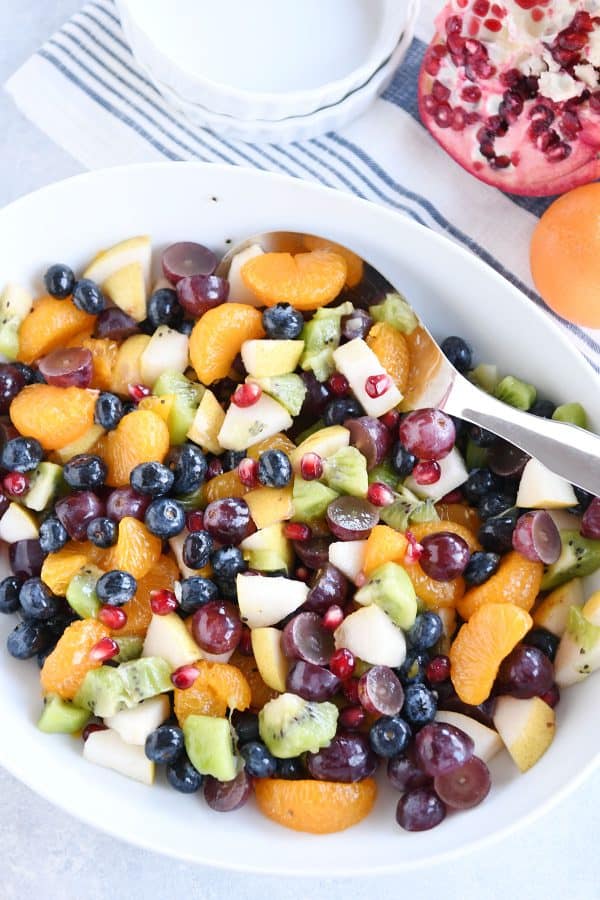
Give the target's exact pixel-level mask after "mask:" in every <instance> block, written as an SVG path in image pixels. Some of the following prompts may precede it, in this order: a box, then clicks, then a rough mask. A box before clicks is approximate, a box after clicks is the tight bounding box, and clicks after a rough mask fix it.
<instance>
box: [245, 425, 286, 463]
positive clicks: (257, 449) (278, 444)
mask: <svg viewBox="0 0 600 900" xmlns="http://www.w3.org/2000/svg"><path fill="white" fill-rule="evenodd" d="M295 449H296V445H295V444H294V443H293V441H290V439H289V437H288V436H287V434H282V433H281V432H280V431H278V432H277V434H274V435H273V436H272V437H269V438H265V439H264V441H259V442H258V444H253V445H252V447H248V456H249V457H250V459H258V458H259V456H260V454H261V453H264V452H265V450H283V452H284V453H287V454H288V455H289V454H290V453H291V452H292V450H295Z"/></svg>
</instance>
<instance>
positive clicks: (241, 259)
mask: <svg viewBox="0 0 600 900" xmlns="http://www.w3.org/2000/svg"><path fill="white" fill-rule="evenodd" d="M263 253H264V250H263V249H262V247H261V246H260V245H259V244H251V246H250V247H246V249H245V250H240V252H239V253H236V254H235V256H234V257H233V259H232V260H231V263H230V265H229V273H228V275H227V280H228V282H229V300H231V301H233V302H234V303H247V304H248V305H249V306H262V300H259V298H258V297H257V296H256V295H255V294H253V293H252V291H251V290H250V289H249V288H247V287H246V285H245V284H244V282H243V281H242V276H241V274H240V271H241V268H242V266H243V265H244V264H245V263H247V262H248V261H249V260H251V259H254V257H255V256H262V255H263Z"/></svg>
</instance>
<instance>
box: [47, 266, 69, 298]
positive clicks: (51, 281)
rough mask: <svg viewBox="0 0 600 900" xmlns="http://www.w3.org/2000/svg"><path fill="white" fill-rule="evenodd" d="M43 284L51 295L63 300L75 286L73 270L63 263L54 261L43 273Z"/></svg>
mask: <svg viewBox="0 0 600 900" xmlns="http://www.w3.org/2000/svg"><path fill="white" fill-rule="evenodd" d="M44 286H45V288H46V290H47V291H48V293H49V294H50V296H51V297H57V298H58V299H59V300H64V299H65V297H68V296H69V294H72V293H73V287H74V286H75V275H74V274H73V270H72V269H70V268H69V266H65V265H63V263H55V265H53V266H50V268H49V269H48V270H47V271H46V273H45V274H44Z"/></svg>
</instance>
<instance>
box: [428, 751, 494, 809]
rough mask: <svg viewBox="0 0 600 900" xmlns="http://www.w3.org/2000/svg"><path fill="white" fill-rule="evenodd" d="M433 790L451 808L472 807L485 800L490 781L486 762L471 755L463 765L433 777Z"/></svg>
mask: <svg viewBox="0 0 600 900" xmlns="http://www.w3.org/2000/svg"><path fill="white" fill-rule="evenodd" d="M433 784H434V787H435V791H436V793H437V795H438V797H439V798H440V800H443V802H444V803H446V805H447V806H450V807H451V808H452V809H472V808H473V807H474V806H478V805H479V804H480V803H481V802H482V800H485V798H486V797H487V795H488V794H489V792H490V787H491V786H492V781H491V777H490V772H489V769H488V767H487V766H486V764H485V763H484V762H483V761H482V760H481V759H479V757H477V756H472V757H471V759H469V760H468V761H467V762H466V763H464V765H462V766H460V767H459V768H458V769H453V770H452V772H446V773H445V774H444V775H437V776H436V778H435V779H434V782H433Z"/></svg>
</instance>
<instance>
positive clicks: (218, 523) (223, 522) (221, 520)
mask: <svg viewBox="0 0 600 900" xmlns="http://www.w3.org/2000/svg"><path fill="white" fill-rule="evenodd" d="M251 525H252V521H251V519H250V510H249V509H248V504H247V503H246V501H245V500H242V499H241V498H239V497H223V498H221V499H219V500H213V501H212V503H209V504H208V506H207V507H206V509H205V510H204V527H205V529H206V530H207V531H208V533H209V534H210V536H211V537H212V538H214V539H215V540H216V541H221V543H223V544H239V543H240V541H243V540H244V538H245V537H247V536H248V534H249V533H250V529H251Z"/></svg>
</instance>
